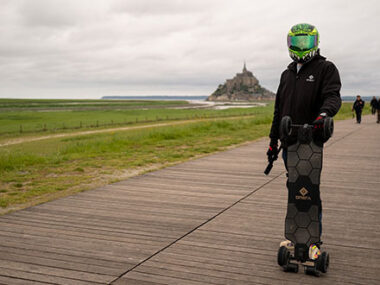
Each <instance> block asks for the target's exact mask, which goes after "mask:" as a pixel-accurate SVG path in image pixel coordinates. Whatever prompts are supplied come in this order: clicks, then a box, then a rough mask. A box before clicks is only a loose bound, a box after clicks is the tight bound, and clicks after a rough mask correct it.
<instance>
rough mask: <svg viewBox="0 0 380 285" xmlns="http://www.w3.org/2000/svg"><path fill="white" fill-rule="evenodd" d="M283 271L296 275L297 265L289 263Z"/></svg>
mask: <svg viewBox="0 0 380 285" xmlns="http://www.w3.org/2000/svg"><path fill="white" fill-rule="evenodd" d="M285 271H287V272H294V273H297V272H298V264H293V263H289V264H288V265H287V266H286V268H285Z"/></svg>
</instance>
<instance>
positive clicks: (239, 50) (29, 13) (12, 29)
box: [0, 0, 380, 98]
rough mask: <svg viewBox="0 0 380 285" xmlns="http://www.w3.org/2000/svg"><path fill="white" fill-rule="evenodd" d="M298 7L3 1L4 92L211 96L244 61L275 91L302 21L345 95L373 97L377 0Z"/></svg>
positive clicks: (0, 76) (0, 58)
mask: <svg viewBox="0 0 380 285" xmlns="http://www.w3.org/2000/svg"><path fill="white" fill-rule="evenodd" d="M302 3H304V2H302ZM302 3H301V2H300V1H294V0H291V1H287V2H286V3H285V2H279V1H274V0H267V1H264V2H263V1H252V0H251V1H249V0H236V1H233V2H231V1H216V0H213V1H200V0H199V1H179V0H178V1H177V0H149V1H148V0H136V1H122V0H120V1H105V0H104V1H102V0H97V1H96V0H81V1H74V0H71V1H69V0H66V1H65V0H44V1H42V0H34V1H17V0H16V1H8V0H0V5H1V7H2V9H1V10H0V64H1V66H2V68H1V69H0V83H1V84H0V97H29V96H32V97H39V96H43V97H67V98H74V97H80V98H91V97H92V98H95V97H100V96H103V95H109V94H119V95H134V94H187V95H189V94H195V95H198V94H204V95H207V94H209V93H211V92H212V91H213V90H214V89H215V88H216V86H217V85H218V84H219V83H222V82H223V81H224V80H225V79H226V78H230V77H231V76H233V75H234V73H236V72H239V71H240V69H241V68H242V63H243V60H246V62H247V64H248V68H249V69H250V70H252V71H253V73H254V74H255V75H256V76H257V77H258V78H259V80H260V81H261V83H262V84H263V85H264V86H265V87H267V88H269V89H272V90H276V89H277V85H278V81H279V77H280V74H281V72H282V70H283V69H284V68H286V66H287V64H288V63H289V61H290V58H289V57H288V54H287V47H286V40H285V39H286V34H287V32H288V30H289V28H290V27H291V26H292V25H293V24H295V23H298V22H310V23H313V24H315V25H316V26H317V28H318V29H319V31H320V34H321V44H320V46H321V51H322V54H323V55H325V56H327V58H328V59H330V60H332V61H333V62H334V63H335V64H336V65H337V66H338V68H339V70H340V73H341V76H342V81H343V89H342V95H353V94H356V93H361V94H363V95H367V94H368V95H377V93H376V92H377V90H379V89H380V83H378V80H377V79H378V78H379V77H380V71H379V69H378V66H379V64H380V57H379V55H378V48H379V46H380V41H379V37H377V36H376V35H377V29H378V27H379V26H380V21H379V20H378V16H377V15H378V14H379V12H380V9H379V7H380V4H378V3H377V1H370V0H367V1H351V2H350V5H347V3H346V1H343V0H337V1H326V0H320V1H315V0H311V1H309V2H308V3H307V5H305V6H302V5H301V4H302ZM295 9H296V10H295Z"/></svg>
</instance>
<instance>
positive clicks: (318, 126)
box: [313, 113, 326, 129]
mask: <svg viewBox="0 0 380 285" xmlns="http://www.w3.org/2000/svg"><path fill="white" fill-rule="evenodd" d="M325 118H326V113H321V114H319V116H318V117H317V118H316V119H315V120H314V122H313V125H314V129H323V123H324V122H325Z"/></svg>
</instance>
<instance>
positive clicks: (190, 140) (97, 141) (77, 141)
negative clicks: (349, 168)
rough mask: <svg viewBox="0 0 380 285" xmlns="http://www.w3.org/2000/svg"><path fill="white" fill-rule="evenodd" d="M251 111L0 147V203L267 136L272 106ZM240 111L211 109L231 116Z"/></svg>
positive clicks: (63, 191)
mask: <svg viewBox="0 0 380 285" xmlns="http://www.w3.org/2000/svg"><path fill="white" fill-rule="evenodd" d="M252 109H254V110H251V111H252V112H253V113H255V116H252V117H230V118H226V119H219V120H217V121H213V120H209V121H202V122H188V123H186V122H185V123H184V124H182V125H175V126H174V125H173V126H165V127H151V128H146V129H135V130H129V131H116V132H113V133H99V134H96V135H95V134H94V135H78V136H74V137H66V138H55V139H47V140H41V141H35V142H28V143H22V144H16V145H12V146H7V147H1V148H0V207H2V208H6V207H9V206H13V205H16V204H25V203H27V204H35V203H39V202H43V201H46V200H49V199H54V198H57V197H60V196H65V195H68V194H72V193H75V192H78V191H83V190H85V189H89V188H94V187H95V186H99V185H105V184H108V183H111V182H114V181H115V180H117V179H120V177H123V176H122V174H123V173H124V172H126V171H132V170H136V169H140V170H144V169H147V168H151V167H153V168H154V167H160V166H164V165H170V164H173V163H177V162H181V161H185V160H188V159H191V158H193V157H197V156H200V155H205V154H209V153H213V152H216V151H220V150H224V149H226V148H227V147H229V146H231V145H237V144H240V143H243V142H247V141H252V140H255V139H257V138H260V137H263V136H267V135H268V133H269V129H270V124H271V120H272V113H273V104H271V105H270V106H267V107H260V108H259V107H258V108H252ZM151 111H152V110H151ZM201 111H204V110H201ZM241 111H242V110H241V109H235V110H233V109H230V110H229V111H228V110H223V111H222V110H221V111H216V112H220V113H221V114H223V113H224V114H227V115H234V114H237V113H235V112H241ZM244 111H245V109H244ZM366 112H367V111H366ZM350 116H351V108H350V104H344V105H343V107H342V109H341V112H340V113H339V114H338V115H337V117H336V118H337V119H343V118H350ZM263 152H265V150H263Z"/></svg>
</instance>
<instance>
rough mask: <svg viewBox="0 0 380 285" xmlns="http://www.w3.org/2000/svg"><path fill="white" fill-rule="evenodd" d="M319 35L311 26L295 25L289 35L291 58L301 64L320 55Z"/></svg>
mask: <svg viewBox="0 0 380 285" xmlns="http://www.w3.org/2000/svg"><path fill="white" fill-rule="evenodd" d="M318 44H319V33H318V31H317V29H316V28H315V27H314V26H313V25H310V24H297V25H294V26H293V27H292V28H291V29H290V31H289V33H288V48H289V55H290V57H291V58H292V59H293V60H294V61H296V62H299V63H304V62H307V61H309V60H310V59H312V58H313V57H314V56H315V55H316V54H317V53H318Z"/></svg>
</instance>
